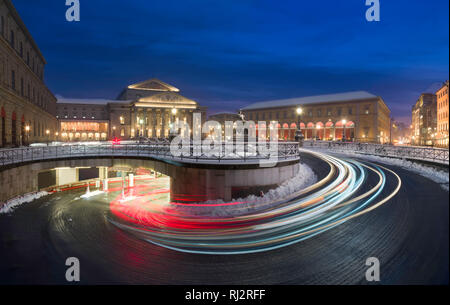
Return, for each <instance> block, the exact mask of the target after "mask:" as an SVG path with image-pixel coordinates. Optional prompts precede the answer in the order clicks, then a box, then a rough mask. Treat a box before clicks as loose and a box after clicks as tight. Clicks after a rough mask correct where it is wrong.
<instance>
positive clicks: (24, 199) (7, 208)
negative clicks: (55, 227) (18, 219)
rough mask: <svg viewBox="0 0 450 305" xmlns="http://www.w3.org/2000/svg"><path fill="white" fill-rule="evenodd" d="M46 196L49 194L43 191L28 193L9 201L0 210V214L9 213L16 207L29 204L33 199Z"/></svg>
mask: <svg viewBox="0 0 450 305" xmlns="http://www.w3.org/2000/svg"><path fill="white" fill-rule="evenodd" d="M48 194H50V193H48V192H45V191H42V192H34V193H28V194H25V195H22V196H18V197H15V198H13V199H10V200H8V201H7V202H6V203H5V204H4V205H3V206H2V207H1V208H0V214H7V213H11V212H13V211H14V209H15V208H17V207H18V206H20V205H22V204H24V203H29V202H31V201H33V200H35V199H39V198H41V197H43V196H47V195H48ZM0 206H1V203H0Z"/></svg>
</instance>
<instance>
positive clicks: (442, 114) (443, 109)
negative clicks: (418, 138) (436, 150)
mask: <svg viewBox="0 0 450 305" xmlns="http://www.w3.org/2000/svg"><path fill="white" fill-rule="evenodd" d="M436 104H437V134H436V146H438V147H444V148H448V123H449V118H448V109H449V105H448V81H446V82H445V83H444V84H443V85H442V87H441V88H440V89H439V90H438V91H437V92H436Z"/></svg>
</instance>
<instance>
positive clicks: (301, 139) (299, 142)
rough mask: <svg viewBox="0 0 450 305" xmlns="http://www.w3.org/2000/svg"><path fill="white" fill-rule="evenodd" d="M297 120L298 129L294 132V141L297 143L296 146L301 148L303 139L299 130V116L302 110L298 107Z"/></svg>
mask: <svg viewBox="0 0 450 305" xmlns="http://www.w3.org/2000/svg"><path fill="white" fill-rule="evenodd" d="M296 112H297V119H298V129H297V131H296V132H295V141H297V142H298V146H299V147H302V146H303V139H304V138H305V137H304V136H303V134H302V128H301V116H302V113H303V109H302V108H301V107H298V108H297V110H296Z"/></svg>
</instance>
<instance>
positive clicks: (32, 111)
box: [0, 0, 58, 147]
mask: <svg viewBox="0 0 450 305" xmlns="http://www.w3.org/2000/svg"><path fill="white" fill-rule="evenodd" d="M45 64H46V61H45V59H44V56H43V55H42V54H41V52H40V50H39V47H38V46H37V44H36V42H35V41H34V40H33V37H31V35H30V33H29V32H28V30H27V28H26V26H25V24H24V23H23V21H22V19H21V18H20V16H19V14H18V13H17V11H16V9H15V8H14V6H13V4H12V3H11V1H9V0H0V116H1V122H0V147H9V146H19V145H24V144H27V143H31V142H39V141H41V142H43V141H50V140H53V139H54V138H55V137H56V133H57V127H58V122H57V119H56V117H55V114H56V98H55V97H54V96H53V94H52V93H51V92H50V90H49V89H48V88H47V86H46V85H45V83H44V66H45Z"/></svg>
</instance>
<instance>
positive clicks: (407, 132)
mask: <svg viewBox="0 0 450 305" xmlns="http://www.w3.org/2000/svg"><path fill="white" fill-rule="evenodd" d="M410 141H411V126H409V125H407V124H405V123H403V122H393V124H392V143H393V144H409V143H410Z"/></svg>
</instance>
